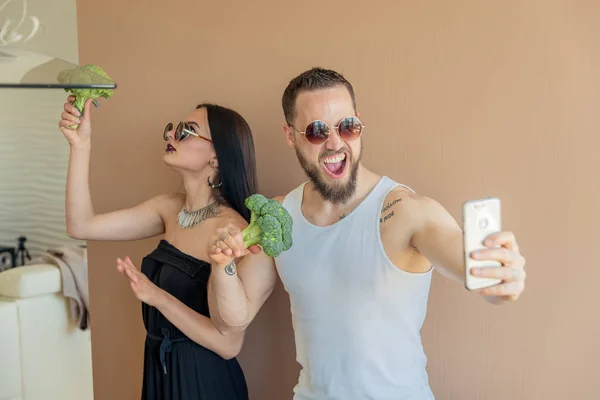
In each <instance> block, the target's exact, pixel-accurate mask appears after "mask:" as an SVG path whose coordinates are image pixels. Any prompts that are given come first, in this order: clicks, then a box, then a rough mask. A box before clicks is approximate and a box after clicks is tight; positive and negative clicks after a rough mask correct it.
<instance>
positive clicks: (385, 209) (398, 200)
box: [381, 198, 402, 213]
mask: <svg viewBox="0 0 600 400" xmlns="http://www.w3.org/2000/svg"><path fill="white" fill-rule="evenodd" d="M401 201H402V198H399V199H396V200H394V201H392V202H391V203H387V204H386V206H385V207H383V210H381V213H384V212H386V211H387V210H389V209H390V208H392V206H393V205H394V204H396V203H400V202H401Z"/></svg>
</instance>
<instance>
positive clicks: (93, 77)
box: [56, 64, 114, 129]
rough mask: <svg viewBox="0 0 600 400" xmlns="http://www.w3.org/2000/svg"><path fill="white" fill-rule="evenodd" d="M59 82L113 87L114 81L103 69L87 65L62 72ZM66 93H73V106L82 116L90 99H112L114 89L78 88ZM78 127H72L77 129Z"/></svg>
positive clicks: (67, 90) (67, 89)
mask: <svg viewBox="0 0 600 400" xmlns="http://www.w3.org/2000/svg"><path fill="white" fill-rule="evenodd" d="M56 79H57V80H58V82H60V83H63V84H97V85H98V84H100V85H113V84H114V81H113V80H112V79H111V78H110V77H109V76H108V75H107V74H106V72H104V70H103V69H102V68H100V67H99V66H97V65H93V64H87V65H84V66H79V67H75V68H73V69H67V70H64V71H61V72H60V73H59V74H58V76H57V78H56ZM65 92H67V93H69V92H70V93H71V94H72V95H73V96H75V101H73V103H72V104H73V105H74V106H75V108H77V110H79V112H80V113H81V114H83V108H84V106H85V102H86V101H87V100H88V99H94V100H95V99H97V98H99V97H104V98H105V99H110V98H111V97H112V95H113V93H114V90H113V89H105V88H97V89H78V88H66V89H65ZM77 126H78V125H75V126H73V127H71V128H72V129H77Z"/></svg>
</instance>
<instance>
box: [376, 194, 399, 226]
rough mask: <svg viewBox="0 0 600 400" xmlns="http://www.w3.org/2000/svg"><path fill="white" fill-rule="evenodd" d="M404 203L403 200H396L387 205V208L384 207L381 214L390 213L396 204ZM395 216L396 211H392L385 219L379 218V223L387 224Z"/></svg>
mask: <svg viewBox="0 0 600 400" xmlns="http://www.w3.org/2000/svg"><path fill="white" fill-rule="evenodd" d="M401 201H402V198H399V199H396V200H394V201H392V202H390V203H387V204H386V205H385V207H383V210H381V213H382V214H384V213H385V212H386V211H388V210H389V209H390V208H392V206H393V205H394V204H396V203H399V202H401ZM393 216H394V210H392V211H390V212H389V213H387V214H385V215H384V216H383V217H381V218H379V223H381V224H382V223H384V222H387V221H388V220H389V219H390V218H392V217H393Z"/></svg>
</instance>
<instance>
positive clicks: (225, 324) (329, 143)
mask: <svg viewBox="0 0 600 400" xmlns="http://www.w3.org/2000/svg"><path fill="white" fill-rule="evenodd" d="M283 111H284V114H285V119H286V124H285V125H284V127H283V130H284V133H285V136H286V140H287V143H288V145H289V146H290V147H292V148H293V149H294V150H295V151H296V155H297V157H298V160H299V161H300V165H301V166H302V168H303V169H304V171H305V172H306V174H307V176H308V178H309V180H308V182H306V183H303V184H302V185H300V186H299V187H297V188H296V189H295V190H293V191H292V192H291V193H289V194H288V195H287V196H285V197H280V198H278V200H279V201H281V202H282V204H283V206H284V207H285V208H286V209H287V210H288V211H289V212H290V214H291V216H292V218H293V221H294V227H293V232H292V235H293V246H292V248H291V249H289V250H288V251H286V252H284V253H282V254H281V255H280V256H278V257H276V259H275V260H273V259H272V258H270V257H268V256H266V255H265V254H264V253H263V252H261V250H260V248H258V247H256V246H252V247H251V248H250V249H248V250H245V249H244V246H243V240H242V237H241V234H240V229H243V228H244V227H240V226H236V225H233V224H230V225H228V226H226V227H224V228H222V229H219V230H218V231H217V233H216V234H215V235H214V236H213V238H212V240H210V241H209V242H210V243H211V244H210V245H209V248H208V252H209V256H210V257H211V259H212V264H213V265H212V273H211V277H210V282H209V302H210V308H211V317H212V319H213V320H214V323H215V325H216V326H217V327H218V329H219V330H220V331H221V332H222V333H224V334H226V333H229V332H238V331H241V330H243V329H245V328H246V327H247V326H248V325H249V324H250V322H251V321H252V320H253V318H254V317H255V316H256V314H257V312H258V311H259V309H260V308H261V306H262V305H263V303H264V302H265V301H266V300H267V298H268V297H269V295H270V294H271V292H272V290H273V287H274V285H275V282H276V279H277V273H279V276H280V277H281V280H282V282H283V285H284V287H285V289H286V291H287V292H288V293H289V295H290V302H291V312H292V320H293V327H294V333H295V339H296V352H297V360H298V362H299V363H300V364H301V366H302V371H301V373H300V378H299V381H298V384H297V385H296V387H295V388H294V393H295V397H294V399H295V400H309V399H310V400H312V399H319V400H330V399H331V400H334V399H335V400H342V399H343V400H348V399H378V400H388V399H389V400H392V399H394V400H399V399H419V400H421V399H433V398H434V396H433V394H432V392H431V389H430V387H429V383H428V377H427V373H426V356H425V354H424V352H423V348H422V345H421V337H420V330H421V326H422V323H423V320H424V318H425V313H426V308H427V298H428V293H429V287H430V282H431V274H432V270H433V267H432V266H435V268H436V269H437V270H438V271H440V272H441V273H442V274H443V275H445V276H448V277H450V278H452V279H454V280H456V281H458V282H461V283H462V284H463V285H464V260H463V246H462V241H463V238H462V232H461V229H460V227H459V226H458V224H457V223H456V222H455V221H454V219H453V218H452V217H451V215H450V214H449V213H448V212H447V211H446V210H445V209H444V208H442V207H441V206H440V205H439V204H438V203H437V202H435V201H434V200H432V199H429V198H427V197H423V196H419V195H417V194H416V193H414V192H413V191H412V190H411V189H410V188H408V187H406V186H404V185H401V184H398V183H396V182H394V181H392V180H391V179H389V178H387V177H381V176H379V175H377V174H375V173H374V172H371V171H369V170H368V169H367V168H365V167H364V166H363V165H362V163H361V153H362V137H361V133H362V130H363V125H362V122H361V121H360V119H359V113H358V112H357V111H356V103H355V98H354V90H353V88H352V85H351V84H350V83H349V82H348V81H347V80H346V79H345V78H344V77H343V76H342V75H341V74H339V73H337V72H335V71H331V70H326V69H322V68H313V69H311V70H309V71H306V72H304V73H302V74H301V75H299V76H298V77H296V78H294V79H293V80H292V81H291V82H290V83H289V86H288V87H287V88H286V90H285V92H284V94H283ZM489 240H490V242H489V243H486V245H487V246H488V247H489V248H488V249H485V250H482V251H479V252H477V253H474V254H472V255H471V256H472V257H473V258H476V259H487V260H497V261H500V262H502V264H503V267H501V268H487V269H483V270H474V272H473V274H474V275H476V276H481V277H489V278H500V279H502V280H503V281H502V283H500V284H498V285H496V286H494V287H491V288H487V289H483V290H480V291H479V293H480V294H481V295H482V296H483V297H484V298H485V299H487V300H488V301H490V302H493V303H502V302H505V301H514V300H516V299H517V298H518V297H519V295H520V294H521V293H522V291H523V289H524V281H525V271H524V265H525V259H524V258H523V257H522V256H521V255H520V253H519V250H518V246H517V243H516V241H515V238H514V235H513V234H512V233H510V232H502V233H499V234H496V235H493V236H491V237H490V238H489ZM498 246H499V247H498ZM242 256H244V257H243V259H242V260H241V261H240V262H239V263H238V264H239V265H237V266H236V263H235V258H237V259H239V258H240V257H242ZM234 257H235V258H234Z"/></svg>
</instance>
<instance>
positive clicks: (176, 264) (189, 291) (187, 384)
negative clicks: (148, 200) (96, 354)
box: [142, 240, 248, 400]
mask: <svg viewBox="0 0 600 400" xmlns="http://www.w3.org/2000/svg"><path fill="white" fill-rule="evenodd" d="M142 272H143V273H144V274H145V275H146V276H147V277H148V278H149V279H150V280H151V281H152V282H153V283H154V284H155V285H157V286H158V287H160V288H161V289H163V290H165V291H167V292H168V293H170V294H171V295H173V296H174V297H176V298H177V299H179V300H180V301H181V302H182V303H184V304H185V305H187V306H188V307H190V308H191V309H193V310H194V311H196V312H198V313H200V314H202V315H205V316H207V317H209V316H210V314H209V309H208V290H207V283H208V277H209V275H210V264H209V263H207V262H206V261H202V260H199V259H197V258H194V257H192V256H190V255H188V254H185V253H183V252H181V251H180V250H178V249H177V248H176V247H174V246H172V245H171V244H170V243H169V242H167V241H166V240H161V241H160V243H159V244H158V247H157V248H156V250H154V251H153V252H152V253H150V254H148V255H147V256H146V257H144V260H143V262H142ZM142 316H143V320H144V326H145V327H146V332H147V336H146V343H145V347H144V379H143V387H142V399H143V400H247V399H248V390H247V387H246V380H245V378H244V373H243V371H242V368H241V367H240V365H239V363H238V361H237V359H235V358H233V359H231V360H225V359H224V358H222V357H221V356H219V355H218V354H216V353H214V352H213V351H211V350H209V349H207V348H205V347H202V346H200V345H199V344H197V343H195V342H193V341H192V340H191V339H189V338H187V337H186V336H185V335H184V334H183V333H182V332H181V331H180V330H179V329H177V328H176V327H175V326H174V325H173V324H171V322H169V320H167V319H166V318H165V317H164V316H163V315H162V314H161V313H160V312H159V311H158V310H157V309H156V308H154V307H150V306H149V305H147V304H145V303H142Z"/></svg>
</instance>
